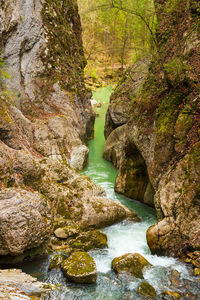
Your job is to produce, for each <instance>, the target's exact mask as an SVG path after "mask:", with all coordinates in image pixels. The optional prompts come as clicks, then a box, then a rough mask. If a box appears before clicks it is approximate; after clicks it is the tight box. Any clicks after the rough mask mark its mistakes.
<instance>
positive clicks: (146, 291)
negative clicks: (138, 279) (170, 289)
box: [137, 281, 156, 299]
mask: <svg viewBox="0 0 200 300" xmlns="http://www.w3.org/2000/svg"><path fill="white" fill-rule="evenodd" d="M137 292H138V294H140V295H142V296H143V297H144V298H146V299H155V298H156V291H155V289H154V287H153V286H152V285H150V284H149V283H148V282H146V281H143V282H142V283H141V284H140V285H139V287H138V289H137Z"/></svg>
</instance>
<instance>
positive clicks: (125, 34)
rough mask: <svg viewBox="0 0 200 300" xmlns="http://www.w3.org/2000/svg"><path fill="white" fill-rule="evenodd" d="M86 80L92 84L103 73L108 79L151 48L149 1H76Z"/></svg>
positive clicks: (152, 21) (152, 19) (152, 23)
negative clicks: (80, 20)
mask: <svg viewBox="0 0 200 300" xmlns="http://www.w3.org/2000/svg"><path fill="white" fill-rule="evenodd" d="M78 3H79V11H80V14H81V18H82V26H83V42H84V48H85V49H84V50H85V53H86V59H87V61H88V66H87V67H86V76H87V77H90V78H92V79H93V81H96V80H97V79H98V77H99V76H100V75H101V74H102V73H103V75H102V77H104V79H105V78H106V79H109V78H112V77H113V76H114V75H115V74H116V73H120V74H122V73H123V71H124V70H125V69H126V68H127V67H128V66H129V65H132V64H133V63H134V62H135V61H137V60H138V59H139V58H141V57H144V56H146V55H148V54H149V53H150V51H151V49H152V47H153V46H154V42H153V40H155V37H154V31H155V30H154V29H155V19H156V18H155V10H154V2H153V0H123V1H119V0H115V1H107V0H98V1H94V0H90V1H88V0H79V1H78Z"/></svg>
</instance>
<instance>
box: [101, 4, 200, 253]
mask: <svg viewBox="0 0 200 300" xmlns="http://www.w3.org/2000/svg"><path fill="white" fill-rule="evenodd" d="M155 8H156V14H157V22H158V24H157V30H156V34H155V36H154V51H153V56H152V57H151V59H150V61H149V62H146V63H145V62H144V61H143V62H140V63H138V64H139V65H138V64H136V66H135V67H132V68H131V69H129V70H128V71H127V73H126V75H125V76H124V78H123V79H122V81H121V83H120V84H119V85H118V86H117V88H116V90H115V92H114V94H113V96H112V98H111V104H110V106H109V109H108V112H107V117H106V127H105V136H106V138H107V140H106V144H105V151H104V157H105V158H106V159H108V160H111V161H113V162H114V164H115V165H116V167H117V168H118V169H119V170H118V175H117V178H116V183H115V189H116V191H118V192H119V193H122V194H125V195H126V196H129V197H131V198H133V199H137V200H139V201H142V202H144V203H146V204H149V205H151V206H154V207H155V208H156V212H157V217H158V223H157V224H156V225H154V226H152V227H151V228H150V229H149V230H148V232H147V241H148V244H149V246H150V248H151V251H152V252H153V253H158V254H167V255H178V251H179V250H180V252H181V250H184V249H186V248H187V247H189V248H190V249H193V250H195V249H197V248H198V245H199V231H200V222H199V220H200V217H199V216H200V185H199V182H200V101H199V100H200V95H199V92H200V4H199V1H197V0H190V1H186V0H181V1H179V0H177V1H170V0H167V1H161V0H160V1H159V0H155ZM142 65H143V66H144V67H145V65H146V67H147V68H148V71H147V72H146V71H144V67H143V68H141V66H142ZM121 112H122V113H121ZM120 113H121V115H120ZM116 158H117V159H116ZM116 161H117V163H116Z"/></svg>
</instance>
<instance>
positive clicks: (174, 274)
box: [170, 270, 181, 288]
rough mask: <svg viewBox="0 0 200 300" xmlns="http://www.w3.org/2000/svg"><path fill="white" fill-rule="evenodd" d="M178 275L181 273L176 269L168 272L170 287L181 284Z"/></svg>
mask: <svg viewBox="0 0 200 300" xmlns="http://www.w3.org/2000/svg"><path fill="white" fill-rule="evenodd" d="M180 276H181V274H180V273H179V272H178V271H177V270H173V271H171V274H170V282H171V286H170V288H173V287H175V286H179V285H180V284H181V282H180Z"/></svg>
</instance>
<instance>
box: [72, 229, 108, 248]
mask: <svg viewBox="0 0 200 300" xmlns="http://www.w3.org/2000/svg"><path fill="white" fill-rule="evenodd" d="M69 245H70V246H71V247H72V248H73V249H80V250H84V251H89V250H91V249H99V248H100V249H101V248H106V247H108V244H107V236H106V235H105V234H104V233H103V232H101V231H98V230H91V231H87V232H82V233H80V234H79V236H78V237H77V238H76V239H75V240H72V241H70V242H69Z"/></svg>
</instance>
